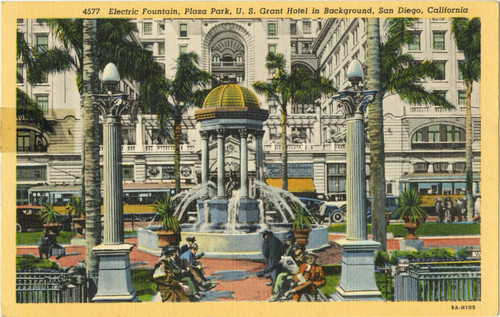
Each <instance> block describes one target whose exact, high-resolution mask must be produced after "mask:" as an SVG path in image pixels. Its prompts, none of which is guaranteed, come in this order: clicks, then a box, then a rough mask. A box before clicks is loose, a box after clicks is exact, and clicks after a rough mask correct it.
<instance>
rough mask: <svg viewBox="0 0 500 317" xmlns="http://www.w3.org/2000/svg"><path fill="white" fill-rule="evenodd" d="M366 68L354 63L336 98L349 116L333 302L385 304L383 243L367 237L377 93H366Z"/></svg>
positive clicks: (371, 91)
mask: <svg viewBox="0 0 500 317" xmlns="http://www.w3.org/2000/svg"><path fill="white" fill-rule="evenodd" d="M363 77H364V74H363V68H362V66H361V63H360V62H359V61H358V60H353V61H352V62H351V64H349V68H348V70H347V78H348V80H349V81H350V82H351V86H350V87H348V88H347V89H346V90H343V91H340V92H339V93H338V95H335V96H334V97H333V98H334V100H337V101H338V102H339V103H340V106H341V107H342V110H343V111H344V114H345V115H346V194H347V224H346V238H345V239H342V240H340V241H337V243H338V244H339V245H340V246H341V247H342V272H341V275H340V282H339V284H338V285H337V288H336V290H337V292H336V293H334V294H333V295H332V299H333V300H339V301H352V300H382V296H381V293H380V291H379V290H378V288H377V284H376V283H375V266H374V264H373V261H374V255H375V251H376V250H377V249H378V248H379V246H380V243H378V242H375V241H373V240H368V237H367V233H366V173H365V134H364V113H365V110H366V107H367V106H368V104H369V103H370V102H371V101H372V100H373V99H374V98H375V95H376V94H377V91H376V90H364V86H363V85H362V82H363Z"/></svg>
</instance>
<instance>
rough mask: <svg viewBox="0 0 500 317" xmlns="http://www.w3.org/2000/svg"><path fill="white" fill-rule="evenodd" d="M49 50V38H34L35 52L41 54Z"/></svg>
mask: <svg viewBox="0 0 500 317" xmlns="http://www.w3.org/2000/svg"><path fill="white" fill-rule="evenodd" d="M48 49H49V37H48V36H47V35H39V36H37V37H36V52H37V53H42V52H45V51H47V50H48Z"/></svg>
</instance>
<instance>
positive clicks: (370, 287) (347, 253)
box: [331, 239, 383, 301]
mask: <svg viewBox="0 0 500 317" xmlns="http://www.w3.org/2000/svg"><path fill="white" fill-rule="evenodd" d="M336 243H337V244H339V245H340V246H341V247H342V274H341V275H340V282H339V284H338V285H337V288H336V289H337V292H336V293H334V294H332V296H331V299H332V300H334V301H381V300H383V299H382V294H381V293H380V291H379V290H378V288H377V284H376V283H375V265H374V263H373V259H374V256H375V251H377V249H378V248H379V247H380V243H378V242H375V241H372V240H346V239H342V240H339V241H336Z"/></svg>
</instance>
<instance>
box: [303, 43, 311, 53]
mask: <svg viewBox="0 0 500 317" xmlns="http://www.w3.org/2000/svg"><path fill="white" fill-rule="evenodd" d="M310 46H311V44H310V43H302V54H308V53H309V48H310Z"/></svg>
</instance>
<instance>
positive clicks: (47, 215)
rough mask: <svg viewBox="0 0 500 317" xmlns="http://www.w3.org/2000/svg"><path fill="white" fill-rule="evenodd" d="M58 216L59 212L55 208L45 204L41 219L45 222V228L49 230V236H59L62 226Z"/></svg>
mask: <svg viewBox="0 0 500 317" xmlns="http://www.w3.org/2000/svg"><path fill="white" fill-rule="evenodd" d="M58 215H59V212H58V211H57V210H55V209H54V206H52V205H51V204H49V203H44V204H43V209H42V212H41V214H40V217H41V218H42V221H43V227H44V228H45V230H47V233H48V234H53V235H59V232H60V231H61V224H60V223H59V219H57V216H58Z"/></svg>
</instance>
